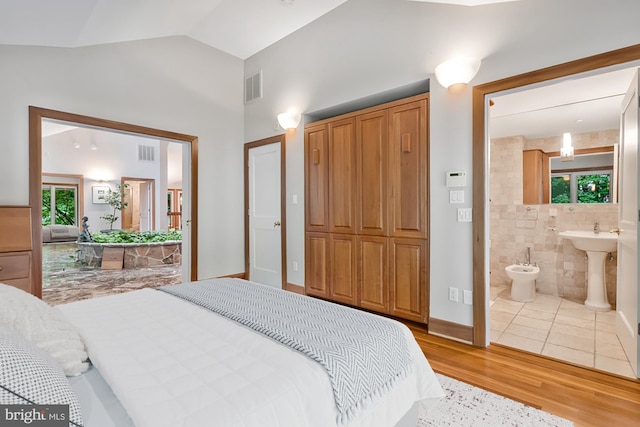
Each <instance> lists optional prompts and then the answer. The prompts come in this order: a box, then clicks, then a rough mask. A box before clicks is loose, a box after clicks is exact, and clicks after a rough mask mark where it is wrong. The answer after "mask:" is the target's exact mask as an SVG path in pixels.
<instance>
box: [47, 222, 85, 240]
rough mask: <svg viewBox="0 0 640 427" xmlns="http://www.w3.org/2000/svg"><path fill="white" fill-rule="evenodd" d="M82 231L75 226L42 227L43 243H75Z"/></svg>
mask: <svg viewBox="0 0 640 427" xmlns="http://www.w3.org/2000/svg"><path fill="white" fill-rule="evenodd" d="M79 233H80V230H79V228H78V227H77V226H75V225H45V226H43V227H42V243H54V242H74V241H76V240H78V234H79Z"/></svg>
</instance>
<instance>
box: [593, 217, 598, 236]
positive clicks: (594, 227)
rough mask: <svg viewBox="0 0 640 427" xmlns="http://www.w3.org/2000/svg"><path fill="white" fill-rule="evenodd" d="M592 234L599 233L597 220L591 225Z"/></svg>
mask: <svg viewBox="0 0 640 427" xmlns="http://www.w3.org/2000/svg"><path fill="white" fill-rule="evenodd" d="M593 232H594V233H595V234H598V233H600V223H599V222H598V220H596V222H594V223H593Z"/></svg>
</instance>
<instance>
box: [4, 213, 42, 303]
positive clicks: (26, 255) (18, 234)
mask: <svg viewBox="0 0 640 427" xmlns="http://www.w3.org/2000/svg"><path fill="white" fill-rule="evenodd" d="M31 242H32V240H31V208H29V207H26V206H0V283H4V284H7V285H11V286H15V287H17V288H20V289H23V290H25V291H27V292H30V293H34V289H33V274H32V270H33V247H32V243H31Z"/></svg>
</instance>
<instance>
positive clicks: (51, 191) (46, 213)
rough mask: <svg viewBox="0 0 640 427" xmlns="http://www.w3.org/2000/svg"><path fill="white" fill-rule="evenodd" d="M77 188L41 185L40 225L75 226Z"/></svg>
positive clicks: (76, 222)
mask: <svg viewBox="0 0 640 427" xmlns="http://www.w3.org/2000/svg"><path fill="white" fill-rule="evenodd" d="M77 193H78V191H77V187H76V186H70V185H57V184H43V185H42V225H53V224H59V225H77V224H78V195H77Z"/></svg>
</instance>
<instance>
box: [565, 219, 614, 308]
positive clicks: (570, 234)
mask: <svg viewBox="0 0 640 427" xmlns="http://www.w3.org/2000/svg"><path fill="white" fill-rule="evenodd" d="M558 235H559V236H560V237H563V238H565V239H569V240H571V243H573V246H575V247H576V249H580V250H583V251H585V252H586V253H587V259H588V267H587V268H588V276H587V300H586V301H585V302H584V305H585V307H587V308H588V309H590V310H593V311H609V310H611V304H609V299H608V298H607V284H606V282H605V269H604V263H605V261H606V259H607V254H608V253H609V252H616V251H617V250H618V235H617V234H616V233H607V232H604V233H603V232H600V233H597V234H596V233H594V232H593V231H583V230H573V231H561V232H560V233H558Z"/></svg>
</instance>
